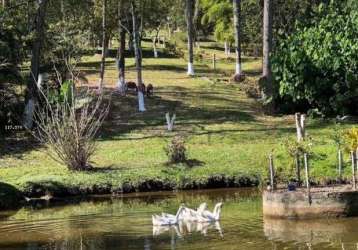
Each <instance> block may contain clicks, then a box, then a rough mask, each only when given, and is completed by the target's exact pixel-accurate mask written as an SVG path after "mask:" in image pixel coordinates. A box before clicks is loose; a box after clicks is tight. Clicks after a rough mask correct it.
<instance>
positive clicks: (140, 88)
mask: <svg viewBox="0 0 358 250" xmlns="http://www.w3.org/2000/svg"><path fill="white" fill-rule="evenodd" d="M131 5H132V22H133V44H134V55H135V64H136V70H137V86H138V106H139V111H140V112H144V111H146V109H145V104H144V94H143V92H144V85H143V79H142V52H141V48H140V41H139V31H138V20H137V17H138V13H136V6H135V3H134V1H132V2H131Z"/></svg>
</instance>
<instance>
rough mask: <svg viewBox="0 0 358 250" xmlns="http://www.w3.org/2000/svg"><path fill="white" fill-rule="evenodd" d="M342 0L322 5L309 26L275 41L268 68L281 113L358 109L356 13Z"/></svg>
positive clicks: (336, 112)
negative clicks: (270, 63) (271, 71)
mask: <svg viewBox="0 0 358 250" xmlns="http://www.w3.org/2000/svg"><path fill="white" fill-rule="evenodd" d="M346 1H347V0H345V1H331V2H330V4H328V5H323V4H322V5H321V6H320V8H319V9H318V10H317V13H315V16H316V18H315V19H314V20H313V21H312V24H307V23H298V24H297V25H296V31H295V32H294V33H293V34H292V35H290V36H288V37H285V38H284V39H281V40H280V41H279V43H278V46H277V48H276V51H275V52H274V54H273V57H272V70H273V76H274V83H275V84H274V89H275V96H274V99H275V102H276V104H279V106H280V108H282V107H283V111H293V110H295V109H296V110H297V109H305V110H307V109H317V110H318V111H319V112H321V113H322V114H324V115H333V114H349V113H350V114H353V113H357V110H358V102H357V99H358V11H357V9H354V8H351V5H348V4H347V3H346ZM277 106H278V105H277Z"/></svg>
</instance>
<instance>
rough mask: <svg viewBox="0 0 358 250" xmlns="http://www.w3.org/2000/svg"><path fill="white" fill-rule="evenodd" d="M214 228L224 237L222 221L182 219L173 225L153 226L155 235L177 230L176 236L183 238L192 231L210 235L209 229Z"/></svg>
mask: <svg viewBox="0 0 358 250" xmlns="http://www.w3.org/2000/svg"><path fill="white" fill-rule="evenodd" d="M211 229H214V230H216V231H217V233H218V234H219V236H220V237H222V238H223V237H224V234H223V231H222V229H221V226H220V222H218V221H216V222H204V223H198V222H194V221H185V220H184V221H180V222H179V224H178V225H172V226H153V236H159V235H161V234H164V233H167V232H175V234H176V236H177V237H179V238H182V237H184V236H186V235H190V234H192V233H200V234H202V235H203V236H207V235H208V231H209V230H211Z"/></svg>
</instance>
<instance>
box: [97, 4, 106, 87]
mask: <svg viewBox="0 0 358 250" xmlns="http://www.w3.org/2000/svg"><path fill="white" fill-rule="evenodd" d="M106 20H107V0H103V6H102V59H101V71H100V79H99V90H100V91H102V89H103V81H104V71H105V64H106V54H107V46H108V39H107V30H106V29H107V21H106Z"/></svg>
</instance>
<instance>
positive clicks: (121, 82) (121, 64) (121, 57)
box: [117, 0, 126, 94]
mask: <svg viewBox="0 0 358 250" xmlns="http://www.w3.org/2000/svg"><path fill="white" fill-rule="evenodd" d="M123 4H124V0H120V1H119V2H118V16H119V19H118V28H119V36H120V41H119V49H118V59H117V61H118V89H119V91H120V92H121V93H122V94H124V93H125V92H126V78H125V54H124V53H125V50H126V30H125V29H124V27H123V26H122V21H123V19H124V18H125V17H124V8H123Z"/></svg>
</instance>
